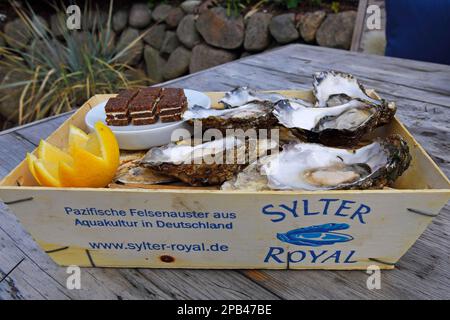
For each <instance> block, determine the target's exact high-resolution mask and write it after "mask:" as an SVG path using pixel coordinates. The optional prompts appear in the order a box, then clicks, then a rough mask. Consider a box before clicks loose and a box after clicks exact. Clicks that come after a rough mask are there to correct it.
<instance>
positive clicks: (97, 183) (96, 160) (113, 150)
mask: <svg viewBox="0 0 450 320" xmlns="http://www.w3.org/2000/svg"><path fill="white" fill-rule="evenodd" d="M119 155H120V153H119V145H118V143H117V140H116V138H115V136H114V134H113V133H112V131H111V129H109V128H108V127H107V126H106V125H105V124H103V123H102V122H97V123H96V124H95V131H94V132H92V133H90V134H86V133H84V132H83V131H82V130H81V129H79V128H76V127H74V126H71V127H70V129H69V141H68V150H67V151H65V150H61V149H59V148H57V147H55V146H53V145H51V144H50V143H48V142H46V141H43V140H41V142H40V143H39V147H38V149H37V157H36V156H35V155H33V154H27V163H28V167H29V169H30V172H31V174H32V175H33V176H34V177H35V178H36V181H37V182H38V183H39V184H40V185H43V186H49V187H92V188H94V187H105V186H106V185H108V184H109V183H110V182H111V180H112V179H113V177H114V175H115V174H116V171H117V168H118V166H119Z"/></svg>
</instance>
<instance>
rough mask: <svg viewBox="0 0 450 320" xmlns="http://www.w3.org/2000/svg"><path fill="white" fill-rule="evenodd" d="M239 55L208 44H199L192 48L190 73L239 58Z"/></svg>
mask: <svg viewBox="0 0 450 320" xmlns="http://www.w3.org/2000/svg"><path fill="white" fill-rule="evenodd" d="M237 58H238V56H237V55H236V54H235V53H233V52H230V51H226V50H222V49H216V48H213V47H210V46H208V45H206V44H199V45H196V46H195V47H194V49H193V50H192V57H191V63H190V65H189V71H190V73H193V72H197V71H200V70H204V69H208V68H211V67H214V66H217V65H219V64H224V63H227V62H230V61H233V60H235V59H237Z"/></svg>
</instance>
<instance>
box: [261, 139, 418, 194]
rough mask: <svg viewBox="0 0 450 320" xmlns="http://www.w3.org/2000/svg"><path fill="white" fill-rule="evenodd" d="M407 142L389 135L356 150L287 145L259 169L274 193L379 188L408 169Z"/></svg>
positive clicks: (303, 144) (311, 144) (317, 145)
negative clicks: (277, 191)
mask: <svg viewBox="0 0 450 320" xmlns="http://www.w3.org/2000/svg"><path fill="white" fill-rule="evenodd" d="M410 161H411V155H410V153H409V148H408V145H407V144H406V142H405V141H404V140H403V139H402V138H401V137H400V136H399V135H392V136H389V137H387V138H384V139H378V140H376V141H375V142H373V143H371V144H369V145H366V146H364V147H362V148H359V149H356V150H346V149H338V148H330V147H325V146H323V145H320V144H313V143H297V144H291V145H287V146H286V147H285V148H284V149H283V151H282V152H280V153H279V155H278V156H277V157H276V158H274V159H271V161H269V162H268V163H267V164H265V165H263V166H262V167H261V169H260V170H261V173H262V174H263V175H266V177H267V180H268V186H269V188H271V189H277V190H332V189H381V188H383V187H385V186H390V185H391V184H392V183H393V182H394V181H395V180H396V179H397V178H398V177H399V176H400V175H402V174H403V172H404V171H405V170H406V169H407V168H408V167H409V164H410Z"/></svg>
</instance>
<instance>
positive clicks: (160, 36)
mask: <svg viewBox="0 0 450 320" xmlns="http://www.w3.org/2000/svg"><path fill="white" fill-rule="evenodd" d="M165 36H166V25H165V24H155V25H154V26H152V27H151V28H150V30H148V32H147V34H146V35H145V36H144V37H143V39H144V41H145V43H147V44H149V45H151V46H152V47H153V48H155V49H158V50H159V49H161V46H162V44H163V41H164V38H165Z"/></svg>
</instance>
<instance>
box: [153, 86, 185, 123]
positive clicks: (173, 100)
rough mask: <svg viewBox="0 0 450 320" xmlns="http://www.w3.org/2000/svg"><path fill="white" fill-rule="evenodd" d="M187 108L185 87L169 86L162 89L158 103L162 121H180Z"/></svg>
mask: <svg viewBox="0 0 450 320" xmlns="http://www.w3.org/2000/svg"><path fill="white" fill-rule="evenodd" d="M186 108H187V99H186V96H185V95H184V90H183V89H175V88H167V89H164V90H163V91H162V94H161V98H160V100H159V103H158V114H159V118H160V119H161V122H173V121H180V120H181V115H182V114H183V112H184V111H185V110H186Z"/></svg>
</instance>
